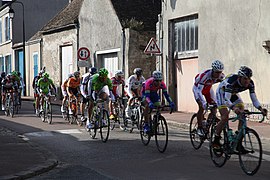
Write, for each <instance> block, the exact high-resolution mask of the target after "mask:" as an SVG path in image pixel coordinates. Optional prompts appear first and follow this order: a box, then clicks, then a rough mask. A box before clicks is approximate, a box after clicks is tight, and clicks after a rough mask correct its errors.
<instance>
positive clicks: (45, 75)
mask: <svg viewBox="0 0 270 180" xmlns="http://www.w3.org/2000/svg"><path fill="white" fill-rule="evenodd" d="M49 76H50V75H49V74H48V73H46V72H45V73H44V74H43V75H42V77H44V78H49Z"/></svg>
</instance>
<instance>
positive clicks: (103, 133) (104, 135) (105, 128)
mask: <svg viewBox="0 0 270 180" xmlns="http://www.w3.org/2000/svg"><path fill="white" fill-rule="evenodd" d="M99 122H100V137H101V140H102V142H106V141H107V140H108V138H109V134H110V119H109V113H108V111H107V110H105V109H103V110H102V112H101V118H100V121H99Z"/></svg>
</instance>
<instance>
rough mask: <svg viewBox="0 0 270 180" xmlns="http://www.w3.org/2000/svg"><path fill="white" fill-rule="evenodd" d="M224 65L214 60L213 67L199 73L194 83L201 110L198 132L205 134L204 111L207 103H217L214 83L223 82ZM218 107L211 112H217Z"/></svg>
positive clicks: (198, 114)
mask: <svg viewBox="0 0 270 180" xmlns="http://www.w3.org/2000/svg"><path fill="white" fill-rule="evenodd" d="M223 70H224V65H223V63H222V62H221V61H219V60H215V61H213V62H212V69H208V70H206V71H203V72H202V73H200V74H197V75H196V77H195V82H194V85H193V94H194V98H195V100H196V102H197V104H198V107H199V110H198V112H197V121H198V129H197V134H198V135H199V136H204V130H203V126H202V121H203V118H204V117H203V111H204V110H205V109H206V108H207V104H216V97H215V93H214V90H213V88H212V85H213V84H215V83H218V82H221V81H222V80H223V78H224V74H223V73H222V71H223ZM216 111H217V110H216V108H214V109H213V110H212V112H211V113H210V117H211V115H212V114H216Z"/></svg>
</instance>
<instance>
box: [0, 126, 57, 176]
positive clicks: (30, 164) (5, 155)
mask: <svg viewBox="0 0 270 180" xmlns="http://www.w3.org/2000/svg"><path fill="white" fill-rule="evenodd" d="M57 164H58V162H57V160H56V159H55V158H54V155H53V154H51V153H50V152H48V151H46V150H45V149H43V148H41V147H39V146H36V145H35V144H33V143H31V142H29V141H25V140H24V139H23V138H22V137H20V136H19V134H17V133H15V132H12V131H10V130H9V129H7V128H4V127H0V167H1V168H0V179H26V178H30V177H33V176H36V175H38V174H41V173H44V172H47V171H49V170H50V169H52V168H54V167H55V166H56V165H57Z"/></svg>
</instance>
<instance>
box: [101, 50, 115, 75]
mask: <svg viewBox="0 0 270 180" xmlns="http://www.w3.org/2000/svg"><path fill="white" fill-rule="evenodd" d="M101 56H102V62H103V67H104V68H106V69H107V70H108V71H109V77H110V78H111V77H113V76H114V72H115V71H116V70H118V57H117V53H109V54H102V55H101Z"/></svg>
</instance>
